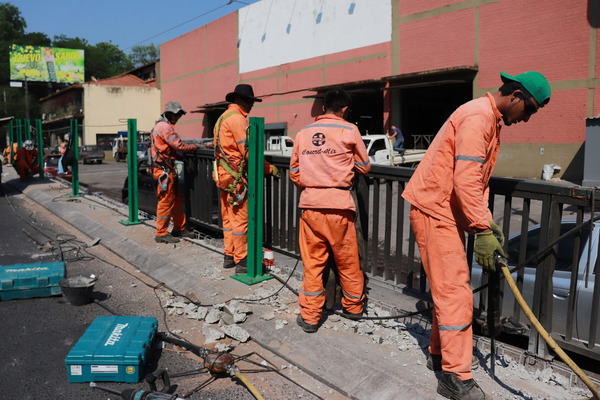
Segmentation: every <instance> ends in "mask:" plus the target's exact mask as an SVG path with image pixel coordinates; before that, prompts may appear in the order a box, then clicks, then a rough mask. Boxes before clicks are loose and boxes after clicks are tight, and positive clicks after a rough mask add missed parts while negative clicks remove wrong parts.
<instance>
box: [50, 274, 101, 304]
mask: <svg viewBox="0 0 600 400" xmlns="http://www.w3.org/2000/svg"><path fill="white" fill-rule="evenodd" d="M96 280H97V278H91V277H87V276H75V277H73V278H67V279H63V280H62V281H60V282H58V286H59V287H60V291H61V292H62V295H63V297H64V298H65V300H66V301H67V303H69V304H71V305H73V306H83V305H85V304H89V303H91V302H92V292H93V291H94V284H95V283H96Z"/></svg>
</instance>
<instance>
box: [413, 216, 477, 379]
mask: <svg viewBox="0 0 600 400" xmlns="http://www.w3.org/2000/svg"><path fill="white" fill-rule="evenodd" d="M410 219H411V223H413V230H414V231H415V237H416V238H417V243H418V245H419V251H420V252H421V259H422V260H423V267H424V269H425V272H426V274H427V277H428V279H429V285H430V287H431V295H432V297H433V302H434V312H435V314H436V320H437V328H438V332H439V341H440V342H439V343H440V347H441V354H442V369H443V371H445V372H452V373H455V374H456V375H457V376H458V377H459V378H460V379H461V380H465V379H471V378H472V377H473V375H472V374H471V358H472V355H473V331H472V325H471V324H472V320H473V292H472V289H471V284H470V277H469V267H468V264H467V257H466V254H465V244H464V243H465V242H464V232H462V231H461V230H460V229H459V228H458V227H456V226H454V225H449V224H446V223H444V222H441V221H439V220H436V219H435V218H431V217H429V216H428V215H426V214H424V213H422V212H420V211H419V210H415V209H413V210H412V211H411V215H410ZM432 335H433V333H432ZM434 346H435V342H434ZM432 350H433V351H434V353H435V349H434V348H433V346H432V347H431V348H430V351H432Z"/></svg>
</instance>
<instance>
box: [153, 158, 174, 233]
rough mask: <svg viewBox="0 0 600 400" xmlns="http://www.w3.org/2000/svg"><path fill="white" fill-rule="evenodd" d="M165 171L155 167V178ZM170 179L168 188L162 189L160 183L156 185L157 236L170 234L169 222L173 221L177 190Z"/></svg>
mask: <svg viewBox="0 0 600 400" xmlns="http://www.w3.org/2000/svg"><path fill="white" fill-rule="evenodd" d="M162 173H163V171H162V170H161V169H159V168H154V175H153V176H154V180H157V179H158V177H159V176H161V175H162ZM173 189H174V187H173V185H172V184H171V181H168V184H167V190H164V191H162V190H161V188H160V186H159V185H156V197H157V198H158V202H157V204H156V236H165V235H168V234H169V222H170V221H171V213H172V210H173V202H174V201H175V191H174V190H173Z"/></svg>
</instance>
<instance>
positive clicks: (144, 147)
mask: <svg viewBox="0 0 600 400" xmlns="http://www.w3.org/2000/svg"><path fill="white" fill-rule="evenodd" d="M149 147H150V142H138V144H137V158H138V160H140V159H142V158H144V157H146V156H147V153H148V148H149Z"/></svg>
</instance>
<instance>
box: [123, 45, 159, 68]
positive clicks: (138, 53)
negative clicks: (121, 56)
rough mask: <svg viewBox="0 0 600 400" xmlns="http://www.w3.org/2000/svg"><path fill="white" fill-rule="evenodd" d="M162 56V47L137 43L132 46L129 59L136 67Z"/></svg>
mask: <svg viewBox="0 0 600 400" xmlns="http://www.w3.org/2000/svg"><path fill="white" fill-rule="evenodd" d="M159 58H160V49H159V48H158V47H157V46H156V45H155V44H154V43H150V44H148V45H137V46H133V47H132V48H131V53H130V54H129V60H130V61H131V62H132V64H133V66H134V67H141V66H142V65H146V64H150V63H152V62H154V61H156V60H158V59H159Z"/></svg>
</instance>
